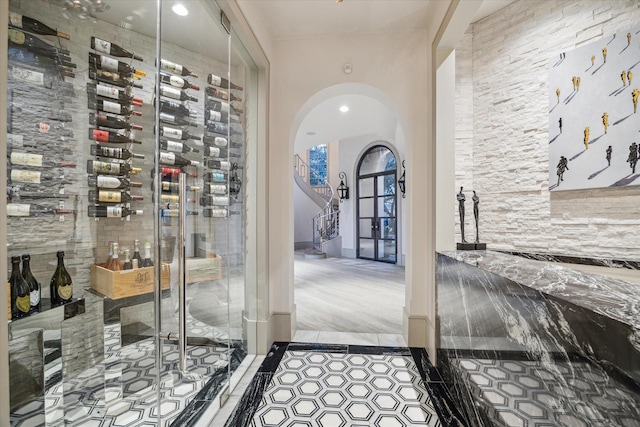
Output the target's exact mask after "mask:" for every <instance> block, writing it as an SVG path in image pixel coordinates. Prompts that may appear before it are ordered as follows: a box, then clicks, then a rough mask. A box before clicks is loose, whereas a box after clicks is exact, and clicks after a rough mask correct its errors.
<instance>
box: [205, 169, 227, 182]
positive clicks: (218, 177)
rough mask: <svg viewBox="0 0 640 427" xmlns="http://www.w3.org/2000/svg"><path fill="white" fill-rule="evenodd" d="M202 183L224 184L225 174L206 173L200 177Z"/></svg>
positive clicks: (225, 180)
mask: <svg viewBox="0 0 640 427" xmlns="http://www.w3.org/2000/svg"><path fill="white" fill-rule="evenodd" d="M202 179H203V182H204V183H205V185H206V184H212V183H226V182H227V174H226V173H224V172H214V171H207V172H205V173H204V175H203V176H202Z"/></svg>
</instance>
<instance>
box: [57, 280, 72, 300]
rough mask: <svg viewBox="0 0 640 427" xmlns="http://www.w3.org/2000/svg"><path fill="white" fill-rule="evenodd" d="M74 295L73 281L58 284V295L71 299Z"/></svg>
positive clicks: (62, 298) (63, 298) (64, 298)
mask: <svg viewBox="0 0 640 427" xmlns="http://www.w3.org/2000/svg"><path fill="white" fill-rule="evenodd" d="M72 295H73V286H71V283H69V284H66V285H61V286H58V296H59V297H60V299H61V300H65V301H66V300H70V299H71V296H72Z"/></svg>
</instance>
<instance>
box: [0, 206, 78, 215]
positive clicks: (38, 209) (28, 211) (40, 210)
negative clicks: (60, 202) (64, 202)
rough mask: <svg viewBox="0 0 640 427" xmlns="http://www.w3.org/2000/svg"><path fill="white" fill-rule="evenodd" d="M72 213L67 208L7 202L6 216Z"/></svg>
mask: <svg viewBox="0 0 640 427" xmlns="http://www.w3.org/2000/svg"><path fill="white" fill-rule="evenodd" d="M72 213H74V211H73V210H69V209H57V208H51V207H48V206H43V205H36V204H32V203H31V204H29V203H7V216H34V217H46V216H56V215H66V214H72Z"/></svg>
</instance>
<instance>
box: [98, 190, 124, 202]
mask: <svg viewBox="0 0 640 427" xmlns="http://www.w3.org/2000/svg"><path fill="white" fill-rule="evenodd" d="M98 201H99V202H109V203H120V202H121V201H122V193H121V192H119V191H98Z"/></svg>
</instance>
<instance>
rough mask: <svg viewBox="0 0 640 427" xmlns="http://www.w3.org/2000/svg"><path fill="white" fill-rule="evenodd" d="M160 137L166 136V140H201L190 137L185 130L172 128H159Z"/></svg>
mask: <svg viewBox="0 0 640 427" xmlns="http://www.w3.org/2000/svg"><path fill="white" fill-rule="evenodd" d="M160 135H161V136H166V137H167V138H173V139H180V140H186V139H195V140H201V139H202V137H201V136H198V135H191V134H190V133H189V132H188V131H186V130H182V129H178V128H172V127H169V126H160Z"/></svg>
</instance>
